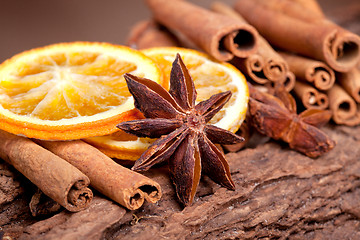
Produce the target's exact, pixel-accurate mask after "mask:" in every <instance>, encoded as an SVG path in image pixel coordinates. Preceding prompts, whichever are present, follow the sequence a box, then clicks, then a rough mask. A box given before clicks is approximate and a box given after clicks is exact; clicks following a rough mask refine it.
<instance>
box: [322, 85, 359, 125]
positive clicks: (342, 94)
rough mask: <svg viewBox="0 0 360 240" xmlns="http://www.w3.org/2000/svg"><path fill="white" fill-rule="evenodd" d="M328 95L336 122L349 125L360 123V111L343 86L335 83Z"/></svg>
mask: <svg viewBox="0 0 360 240" xmlns="http://www.w3.org/2000/svg"><path fill="white" fill-rule="evenodd" d="M327 95H328V97H329V106H330V110H331V111H332V112H333V120H334V121H335V123H337V124H345V125H348V126H355V125H358V124H360V116H359V115H360V111H359V112H358V111H357V106H356V103H355V101H354V99H353V98H352V97H351V96H350V95H349V94H348V93H347V92H346V91H345V90H344V89H343V88H342V87H341V86H339V85H338V84H336V83H335V84H334V86H333V87H332V88H330V89H329V90H328V91H327Z"/></svg>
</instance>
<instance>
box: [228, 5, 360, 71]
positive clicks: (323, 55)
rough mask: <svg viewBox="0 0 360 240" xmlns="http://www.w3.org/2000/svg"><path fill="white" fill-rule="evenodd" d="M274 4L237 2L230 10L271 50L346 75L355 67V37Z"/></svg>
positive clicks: (358, 54)
mask: <svg viewBox="0 0 360 240" xmlns="http://www.w3.org/2000/svg"><path fill="white" fill-rule="evenodd" d="M283 1H286V0H283ZM273 2H275V3H276V4H271V3H273ZM278 3H279V1H277V0H276V1H275V0H271V1H267V0H266V1H262V0H238V1H237V2H236V3H235V6H234V8H235V10H236V11H238V12H239V13H240V14H242V16H243V17H244V18H245V19H246V20H247V21H248V22H249V23H250V24H252V25H253V26H254V27H255V28H256V29H257V30H258V31H259V33H260V34H261V35H262V36H263V37H265V39H267V40H268V41H269V42H270V43H271V44H272V45H273V46H277V47H279V48H281V49H285V50H288V51H291V52H295V53H299V54H301V55H304V56H307V57H310V58H313V59H317V60H320V61H324V62H325V63H327V64H328V65H329V66H330V67H331V68H333V69H334V70H336V71H339V72H346V71H349V70H350V69H352V68H353V67H354V66H355V65H356V64H357V62H358V61H359V59H360V37H359V36H357V35H356V34H353V33H351V32H349V31H347V30H345V29H343V28H341V27H340V26H338V25H336V24H334V23H331V22H330V21H329V20H327V19H320V18H319V17H318V16H315V17H311V16H310V15H309V12H308V11H309V10H307V8H304V7H302V6H301V5H299V4H298V3H296V2H290V3H289V2H288V4H287V6H288V7H289V8H287V10H286V13H284V12H283V11H280V10H279V7H278V6H277V4H278ZM290 7H293V8H294V9H295V10H291V9H293V8H290ZM273 8H274V9H273Z"/></svg>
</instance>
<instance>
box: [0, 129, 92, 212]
mask: <svg viewBox="0 0 360 240" xmlns="http://www.w3.org/2000/svg"><path fill="white" fill-rule="evenodd" d="M0 139H1V141H0V158H2V159H3V160H5V161H6V162H8V163H9V164H11V165H12V166H14V167H15V168H16V169H17V170H18V171H19V172H21V173H22V174H23V175H24V176H25V177H27V178H28V179H29V180H30V181H31V182H32V183H34V184H35V185H36V186H37V187H38V188H39V189H40V190H41V191H42V192H43V193H44V194H46V195H47V196H49V197H50V198H52V199H53V200H55V201H56V202H58V203H59V204H60V205H61V206H63V207H64V208H66V209H67V210H69V211H71V212H77V211H80V210H83V209H85V208H87V207H88V206H89V204H90V202H91V200H92V197H93V193H92V191H91V190H90V189H89V188H88V187H87V186H88V185H89V184H90V180H89V178H88V177H87V176H85V175H84V174H83V173H82V172H80V170H78V169H77V168H75V167H74V166H72V165H71V164H69V163H68V162H66V161H65V160H63V159H61V158H60V157H58V156H56V155H55V154H53V153H51V152H49V151H48V150H46V149H44V148H42V147H41V146H39V145H37V144H36V143H34V142H33V141H31V140H30V139H28V138H25V137H20V136H16V135H13V134H11V133H7V132H5V131H2V130H0Z"/></svg>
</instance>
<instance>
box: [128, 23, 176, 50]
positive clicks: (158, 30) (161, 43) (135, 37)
mask: <svg viewBox="0 0 360 240" xmlns="http://www.w3.org/2000/svg"><path fill="white" fill-rule="evenodd" d="M127 45H129V46H130V47H132V48H135V49H145V48H150V47H172V46H180V43H179V40H178V39H177V38H176V36H175V35H174V34H172V33H171V32H170V31H169V30H168V29H167V28H166V27H164V26H162V25H160V24H158V23H156V22H155V21H153V20H145V21H141V22H139V23H137V24H136V25H135V26H134V27H133V28H132V29H131V31H130V34H129V37H128V40H127Z"/></svg>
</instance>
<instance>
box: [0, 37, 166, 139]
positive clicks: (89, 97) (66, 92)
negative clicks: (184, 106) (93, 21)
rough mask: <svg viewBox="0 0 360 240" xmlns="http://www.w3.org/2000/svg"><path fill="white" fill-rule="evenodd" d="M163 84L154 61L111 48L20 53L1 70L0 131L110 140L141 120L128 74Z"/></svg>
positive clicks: (79, 46) (72, 46)
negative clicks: (118, 126) (107, 137)
mask: <svg viewBox="0 0 360 240" xmlns="http://www.w3.org/2000/svg"><path fill="white" fill-rule="evenodd" d="M127 72H130V73H132V74H134V75H138V76H142V77H146V78H150V79H152V80H154V81H157V82H159V80H160V77H161V71H160V70H159V68H158V67H157V65H156V64H155V63H154V61H152V60H151V59H150V58H149V57H147V56H145V55H144V54H143V53H141V52H139V51H137V50H133V49H131V48H128V47H125V46H116V45H111V44H108V43H90V42H73V43H61V44H54V45H50V46H45V47H42V48H37V49H32V50H29V51H26V52H23V53H20V54H18V55H16V56H14V57H12V58H10V59H8V60H6V61H5V62H4V63H2V64H1V65H0V129H3V130H6V131H8V132H11V133H14V134H22V135H25V136H27V137H32V138H39V139H54V140H55V139H57V140H69V139H79V138H85V137H92V136H99V135H105V134H110V133H112V132H115V131H117V129H116V124H117V123H118V122H121V121H126V120H128V119H131V118H136V117H138V115H139V112H138V111H136V110H132V111H129V110H131V109H133V108H134V105H133V98H132V96H131V94H130V93H129V91H128V89H127V86H126V82H125V79H124V77H123V74H124V73H127Z"/></svg>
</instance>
